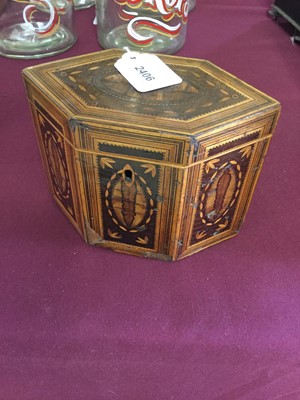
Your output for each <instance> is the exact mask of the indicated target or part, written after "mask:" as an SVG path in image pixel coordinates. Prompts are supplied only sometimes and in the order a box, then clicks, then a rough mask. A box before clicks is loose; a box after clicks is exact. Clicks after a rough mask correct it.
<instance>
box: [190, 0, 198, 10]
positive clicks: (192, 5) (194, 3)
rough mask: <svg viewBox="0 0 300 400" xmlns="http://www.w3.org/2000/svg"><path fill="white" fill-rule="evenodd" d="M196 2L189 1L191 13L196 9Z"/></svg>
mask: <svg viewBox="0 0 300 400" xmlns="http://www.w3.org/2000/svg"><path fill="white" fill-rule="evenodd" d="M196 2H197V0H189V12H190V11H193V9H194V8H195V7H196Z"/></svg>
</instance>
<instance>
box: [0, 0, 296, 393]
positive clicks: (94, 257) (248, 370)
mask: <svg viewBox="0 0 300 400" xmlns="http://www.w3.org/2000/svg"><path fill="white" fill-rule="evenodd" d="M270 2H271V0H270V1H267V0H249V1H247V2H243V1H239V0H214V1H213V0H205V1H204V0H201V1H200V0H199V1H198V4H197V6H196V9H195V10H194V11H193V12H192V13H191V14H190V20H189V27H188V37H187V43H186V45H185V46H184V48H182V50H180V52H179V53H178V54H179V55H182V56H188V57H197V58H203V59H208V60H210V61H212V62H214V63H215V64H217V65H218V66H220V67H222V68H223V69H225V70H227V71H229V72H231V73H232V74H234V75H236V76H238V77H239V78H240V79H243V80H244V81H246V82H248V83H249V84H251V85H253V86H255V87H256V88H258V89H260V90H262V91H264V92H266V93H267V94H269V95H271V96H272V97H274V98H276V99H277V100H279V101H280V102H281V104H282V113H281V117H280V119H279V123H278V125H277V129H276V133H275V136H274V138H273V140H272V142H271V146H270V149H269V152H268V154H267V156H266V159H265V163H264V166H263V169H262V173H261V176H260V178H259V181H258V185H257V188H256V191H255V193H254V197H253V200H252V203H251V205H250V208H249V211H248V214H247V217H246V220H245V223H244V225H243V227H242V229H241V231H240V233H239V235H238V236H236V237H235V238H233V239H230V240H228V241H225V242H222V243H221V244H218V245H216V246H213V247H211V248H209V249H207V250H205V251H203V252H201V253H198V254H196V255H194V256H191V257H189V258H187V259H184V260H182V261H179V262H176V263H168V262H161V261H154V260H148V259H142V258H138V257H134V256H128V255H122V254H117V253H114V252H112V251H110V250H105V249H101V248H93V247H90V246H88V245H86V244H85V243H84V241H83V240H82V238H81V237H80V236H79V234H78V233H77V232H76V231H75V230H74V228H73V227H72V225H71V224H70V223H69V222H68V221H67V219H66V218H65V217H64V216H63V214H62V213H61V211H60V210H59V209H58V207H57V206H56V205H55V203H54V201H53V200H52V198H51V196H50V194H49V191H48V188H47V183H46V179H45V174H44V172H43V169H42V164H41V159H40V154H39V151H38V147H37V142H36V138H35V134H34V128H33V123H32V120H31V115H30V112H29V107H28V103H27V99H26V95H25V90H24V87H23V83H22V79H21V70H22V69H23V68H25V67H27V66H30V65H36V64H39V63H42V62H48V61H51V60H55V59H61V58H65V57H70V56H74V55H79V54H83V53H88V52H93V51H98V50H100V48H99V46H98V43H97V39H96V28H95V26H93V25H92V20H93V17H94V9H89V10H83V11H77V12H76V16H75V18H76V22H77V26H78V33H79V38H78V42H77V43H76V44H75V46H74V47H73V48H72V49H70V50H69V51H68V52H66V53H63V54H61V55H59V56H57V57H52V58H48V59H43V60H39V61H32V60H31V61H30V60H29V61H28V60H27V61H16V60H10V59H4V58H2V59H1V91H0V101H1V105H0V107H1V108H0V113H1V118H0V124H1V159H0V166H1V168H0V177H1V178H0V179H1V193H0V201H1V225H0V243H1V250H0V251H1V258H0V265H1V269H0V272H1V279H0V285H1V291H0V299H1V300H0V400H54V399H55V400H67V399H70V400H79V399H84V400H102V399H103V400H110V399H112V400H113V399H122V400H162V399H164V400H171V399H173V400H185V399H188V400H279V399H280V400H283V399H284V400H299V399H300V269H299V268H300V265H299V264H300V263H299V258H300V257H299V255H300V246H299V231H300V229H299V223H300V218H299V209H300V204H299V199H300V193H299V147H300V146H299V144H300V136H299V125H300V89H299V88H300V79H299V78H300V67H299V65H300V63H299V61H300V58H299V57H300V53H299V51H300V48H299V45H292V43H291V41H290V39H289V36H290V34H291V32H292V31H293V30H290V26H289V25H287V24H286V23H279V22H275V21H272V19H271V18H270V17H269V16H268V15H267V11H268V8H269V6H270Z"/></svg>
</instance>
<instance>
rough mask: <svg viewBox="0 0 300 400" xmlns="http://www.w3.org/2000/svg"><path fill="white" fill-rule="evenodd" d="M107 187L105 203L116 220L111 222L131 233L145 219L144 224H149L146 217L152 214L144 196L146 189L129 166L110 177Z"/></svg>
mask: <svg viewBox="0 0 300 400" xmlns="http://www.w3.org/2000/svg"><path fill="white" fill-rule="evenodd" d="M107 187H109V188H110V190H107V192H106V198H107V202H108V205H109V206H110V207H111V209H112V210H113V211H114V214H115V217H116V218H115V219H113V220H114V222H115V223H116V224H117V225H119V226H120V227H121V228H122V229H125V230H129V231H131V230H134V229H137V228H138V227H139V226H141V224H143V222H144V221H145V219H146V222H145V223H148V222H150V219H149V218H147V217H150V216H151V215H152V213H153V212H151V211H152V208H151V204H148V203H149V201H148V200H147V196H146V192H148V190H147V189H148V187H147V186H146V185H145V184H144V183H143V181H142V180H141V179H140V178H139V176H138V174H137V173H136V172H135V171H134V170H133V168H132V167H131V166H130V165H129V164H127V165H125V167H124V168H123V170H121V171H119V173H118V174H114V175H113V176H112V179H111V181H109V183H108V185H107ZM109 193H110V196H109ZM109 197H110V201H109V200H108V198H109ZM148 210H150V213H149V212H148ZM148 214H149V215H148Z"/></svg>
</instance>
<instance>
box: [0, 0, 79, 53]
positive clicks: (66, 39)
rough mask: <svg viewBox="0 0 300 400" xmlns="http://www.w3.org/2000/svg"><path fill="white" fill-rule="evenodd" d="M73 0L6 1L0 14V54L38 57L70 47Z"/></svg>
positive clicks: (73, 39) (73, 40) (73, 38)
mask: <svg viewBox="0 0 300 400" xmlns="http://www.w3.org/2000/svg"><path fill="white" fill-rule="evenodd" d="M76 39H77V37H76V35H75V33H74V29H73V2H72V0H28V1H24V0H6V5H5V7H4V9H3V10H2V12H1V15H0V55H2V56H5V57H11V58H41V57H45V56H51V55H54V54H57V53H60V52H62V51H65V50H67V49H68V48H70V47H71V46H72V45H73V44H74V43H75V41H76Z"/></svg>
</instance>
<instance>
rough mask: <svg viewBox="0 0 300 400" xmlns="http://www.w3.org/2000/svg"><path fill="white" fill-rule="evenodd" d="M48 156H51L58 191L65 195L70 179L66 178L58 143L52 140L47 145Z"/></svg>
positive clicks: (50, 160)
mask: <svg viewBox="0 0 300 400" xmlns="http://www.w3.org/2000/svg"><path fill="white" fill-rule="evenodd" d="M47 148H48V154H49V163H50V166H51V169H52V172H53V175H54V178H55V180H56V184H57V186H58V187H57V189H58V190H59V191H60V193H61V194H62V195H63V194H64V193H65V192H66V191H67V188H68V184H67V182H68V179H67V176H66V171H65V169H64V165H63V159H62V157H61V155H60V152H59V150H58V148H57V144H56V142H55V141H54V140H53V138H51V139H50V140H49V141H48V143H47Z"/></svg>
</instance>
